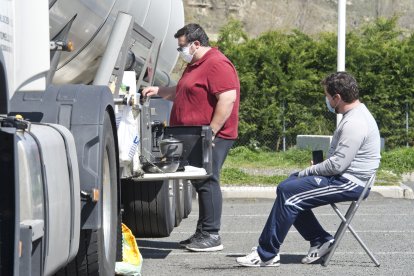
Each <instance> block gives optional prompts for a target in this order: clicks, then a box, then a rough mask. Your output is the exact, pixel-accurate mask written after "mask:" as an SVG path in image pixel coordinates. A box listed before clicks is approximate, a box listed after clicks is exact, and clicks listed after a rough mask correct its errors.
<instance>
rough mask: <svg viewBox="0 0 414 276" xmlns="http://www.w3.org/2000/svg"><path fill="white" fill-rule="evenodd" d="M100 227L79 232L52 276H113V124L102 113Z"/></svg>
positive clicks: (115, 213)
mask: <svg viewBox="0 0 414 276" xmlns="http://www.w3.org/2000/svg"><path fill="white" fill-rule="evenodd" d="M102 139H103V143H102V144H103V158H102V163H101V166H102V179H101V180H102V181H101V183H102V190H101V193H100V199H99V201H98V204H99V203H100V202H102V212H101V216H102V217H101V219H102V227H101V228H100V229H98V230H89V229H86V230H81V233H80V239H79V250H78V254H77V256H76V257H75V259H74V260H73V261H71V262H70V263H69V264H68V265H67V266H66V267H65V268H63V269H61V270H60V271H59V272H58V273H57V274H56V275H67V276H72V275H76V276H81V275H82V276H83V275H111V276H112V275H114V274H115V259H116V251H117V236H118V235H117V228H118V227H119V223H120V222H119V221H118V204H117V192H118V191H117V190H118V189H117V169H116V168H117V162H116V150H115V149H116V148H115V138H114V130H113V123H112V122H111V118H110V116H109V114H108V112H106V114H105V118H104V122H103V135H102Z"/></svg>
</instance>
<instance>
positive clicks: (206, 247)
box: [185, 232, 224, 252]
mask: <svg viewBox="0 0 414 276" xmlns="http://www.w3.org/2000/svg"><path fill="white" fill-rule="evenodd" d="M185 248H187V249H188V250H190V251H195V252H214V251H220V250H223V248H224V247H223V245H222V244H221V238H220V236H219V235H211V234H210V233H207V232H202V233H201V235H200V236H198V237H196V238H195V239H194V240H193V241H192V242H191V243H190V244H188V245H187V246H186V247H185Z"/></svg>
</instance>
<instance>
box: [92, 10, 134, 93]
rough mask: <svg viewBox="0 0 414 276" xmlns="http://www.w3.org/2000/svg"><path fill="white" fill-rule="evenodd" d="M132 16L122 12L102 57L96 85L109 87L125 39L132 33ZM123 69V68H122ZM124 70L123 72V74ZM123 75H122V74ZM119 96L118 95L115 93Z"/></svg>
mask: <svg viewBox="0 0 414 276" xmlns="http://www.w3.org/2000/svg"><path fill="white" fill-rule="evenodd" d="M131 22H132V16H130V15H129V14H126V13H122V12H120V13H119V14H118V17H117V19H116V21H115V25H114V27H113V29H112V32H111V35H110V37H109V40H108V45H107V46H106V49H105V53H104V55H103V57H102V61H101V64H100V65H99V68H98V71H97V72H96V76H95V79H94V81H93V84H94V85H108V83H109V80H110V77H111V75H112V72H113V71H114V68H115V66H116V62H117V60H118V56H119V53H120V52H121V49H122V46H123V45H124V42H125V39H126V37H127V35H128V32H129V31H130V29H131V28H130V26H132V25H131ZM120 69H121V68H120ZM123 69H124V68H122V72H123ZM121 75H122V74H121ZM115 94H117V93H115Z"/></svg>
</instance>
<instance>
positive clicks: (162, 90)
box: [158, 86, 176, 101]
mask: <svg viewBox="0 0 414 276" xmlns="http://www.w3.org/2000/svg"><path fill="white" fill-rule="evenodd" d="M175 90H176V86H171V87H161V86H160V87H159V90H158V96H160V97H162V98H163V99H166V100H169V101H174V100H175Z"/></svg>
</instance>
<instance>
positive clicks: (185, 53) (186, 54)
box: [180, 43, 197, 63]
mask: <svg viewBox="0 0 414 276" xmlns="http://www.w3.org/2000/svg"><path fill="white" fill-rule="evenodd" d="M192 44H193V43H191V44H190V45H188V46H186V47H182V48H181V49H182V51H180V56H181V58H182V59H183V60H184V61H185V62H187V63H190V62H191V61H192V60H193V57H194V54H195V52H196V51H197V50H196V51H194V53H193V54H190V47H191V45H192Z"/></svg>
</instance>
